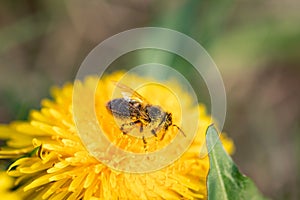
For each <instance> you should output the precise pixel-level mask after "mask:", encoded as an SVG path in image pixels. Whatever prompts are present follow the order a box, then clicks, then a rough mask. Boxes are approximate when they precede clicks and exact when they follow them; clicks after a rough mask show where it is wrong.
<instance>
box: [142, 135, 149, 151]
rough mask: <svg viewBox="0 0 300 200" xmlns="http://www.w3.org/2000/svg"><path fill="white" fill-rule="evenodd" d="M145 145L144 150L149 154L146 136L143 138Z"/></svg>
mask: <svg viewBox="0 0 300 200" xmlns="http://www.w3.org/2000/svg"><path fill="white" fill-rule="evenodd" d="M142 139H143V143H144V149H145V151H146V152H147V151H148V150H147V141H146V139H145V136H143V138H142Z"/></svg>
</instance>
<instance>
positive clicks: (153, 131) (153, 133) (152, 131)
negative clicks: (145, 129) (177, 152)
mask: <svg viewBox="0 0 300 200" xmlns="http://www.w3.org/2000/svg"><path fill="white" fill-rule="evenodd" d="M151 133H152V135H154V136H155V137H157V134H156V131H155V130H154V129H152V130H151Z"/></svg>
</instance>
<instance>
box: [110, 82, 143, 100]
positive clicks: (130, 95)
mask: <svg viewBox="0 0 300 200" xmlns="http://www.w3.org/2000/svg"><path fill="white" fill-rule="evenodd" d="M113 82H114V84H115V85H116V86H117V87H118V88H120V89H121V90H122V92H121V94H122V95H123V97H124V99H126V100H130V99H135V100H138V101H139V102H141V103H147V104H148V101H147V100H146V99H145V98H144V97H143V96H142V95H140V94H139V93H138V92H136V91H134V90H133V89H132V88H130V87H128V86H126V85H124V84H122V83H119V82H116V81H113Z"/></svg>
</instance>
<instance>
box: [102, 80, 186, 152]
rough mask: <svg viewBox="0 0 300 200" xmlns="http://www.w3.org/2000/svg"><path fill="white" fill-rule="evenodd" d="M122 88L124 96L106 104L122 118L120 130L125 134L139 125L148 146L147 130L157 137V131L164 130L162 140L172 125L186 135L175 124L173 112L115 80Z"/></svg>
mask: <svg viewBox="0 0 300 200" xmlns="http://www.w3.org/2000/svg"><path fill="white" fill-rule="evenodd" d="M115 85H116V86H117V87H118V88H120V89H121V93H122V96H123V98H116V99H113V100H111V101H109V102H108V103H107V104H106V108H107V110H108V111H109V112H110V113H111V114H112V115H113V116H114V117H115V118H117V119H120V120H121V121H122V123H121V124H120V130H121V131H122V132H123V134H127V133H129V132H130V131H131V130H132V129H134V128H136V127H138V128H139V133H141V134H142V139H143V143H144V147H146V144H147V143H146V140H145V134H144V133H145V132H147V131H148V132H150V133H151V134H152V135H154V136H155V137H157V133H159V132H160V131H162V136H161V138H160V140H163V138H164V136H165V134H166V132H167V130H168V128H169V127H170V126H173V127H176V128H177V129H178V130H179V131H180V132H181V133H182V134H183V135H184V136H185V134H184V132H183V131H182V130H181V129H180V128H179V126H177V125H176V124H173V121H172V113H170V112H165V111H164V110H163V109H162V108H161V107H160V106H158V105H151V104H150V103H149V102H148V101H147V100H146V99H145V98H144V97H143V96H142V95H140V94H139V93H138V92H136V91H134V90H133V89H131V88H130V87H128V86H126V85H124V84H121V83H117V82H115Z"/></svg>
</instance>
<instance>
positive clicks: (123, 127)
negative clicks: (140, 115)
mask: <svg viewBox="0 0 300 200" xmlns="http://www.w3.org/2000/svg"><path fill="white" fill-rule="evenodd" d="M138 123H141V122H140V120H136V121H134V122H129V123H125V124H122V125H121V127H120V130H121V131H122V133H123V134H124V135H126V134H127V133H128V132H129V131H130V130H131V129H132V126H133V125H135V124H138ZM125 126H128V127H131V129H130V130H129V131H125Z"/></svg>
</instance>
